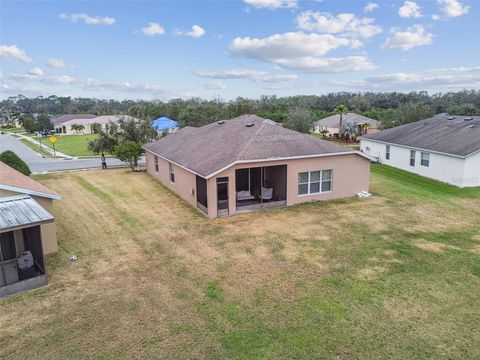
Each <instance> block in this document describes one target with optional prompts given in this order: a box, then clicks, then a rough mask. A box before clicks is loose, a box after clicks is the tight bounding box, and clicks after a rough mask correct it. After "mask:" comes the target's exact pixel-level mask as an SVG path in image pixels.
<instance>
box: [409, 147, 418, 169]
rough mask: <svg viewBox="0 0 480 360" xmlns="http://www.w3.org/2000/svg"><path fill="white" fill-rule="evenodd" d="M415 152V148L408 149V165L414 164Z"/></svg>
mask: <svg viewBox="0 0 480 360" xmlns="http://www.w3.org/2000/svg"><path fill="white" fill-rule="evenodd" d="M416 155H417V152H416V151H415V150H410V166H415V157H416Z"/></svg>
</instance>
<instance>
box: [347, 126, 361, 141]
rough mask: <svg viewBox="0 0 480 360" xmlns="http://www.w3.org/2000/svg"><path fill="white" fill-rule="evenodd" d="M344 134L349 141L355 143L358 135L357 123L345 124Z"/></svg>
mask: <svg viewBox="0 0 480 360" xmlns="http://www.w3.org/2000/svg"><path fill="white" fill-rule="evenodd" d="M344 132H345V137H346V138H347V140H350V139H351V140H353V141H355V139H356V138H357V135H358V124H357V123H356V122H351V123H345V126H344Z"/></svg>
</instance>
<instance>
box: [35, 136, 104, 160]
mask: <svg viewBox="0 0 480 360" xmlns="http://www.w3.org/2000/svg"><path fill="white" fill-rule="evenodd" d="M97 136H98V135H96V134H87V135H62V136H56V138H57V142H56V143H55V149H57V150H58V151H60V152H62V153H64V154H66V155H71V156H91V155H95V154H94V153H93V152H92V151H90V150H88V143H89V141H90V140H93V139H95V138H96V137H97ZM42 143H43V144H46V145H47V146H49V147H52V144H51V143H50V142H49V141H48V138H43V139H42Z"/></svg>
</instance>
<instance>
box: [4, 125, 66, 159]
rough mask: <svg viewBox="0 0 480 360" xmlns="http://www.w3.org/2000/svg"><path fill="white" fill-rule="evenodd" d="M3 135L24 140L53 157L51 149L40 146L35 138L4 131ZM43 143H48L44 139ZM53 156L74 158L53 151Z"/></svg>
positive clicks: (43, 145)
mask: <svg viewBox="0 0 480 360" xmlns="http://www.w3.org/2000/svg"><path fill="white" fill-rule="evenodd" d="M5 133H6V134H9V135H10V136H13V135H15V137H18V138H19V139H25V140H27V141H30V142H31V143H33V144H35V145H37V146H39V147H41V148H42V149H43V150H45V151H47V152H48V153H50V154H51V155H52V156H53V149H52V148H50V147H49V146H47V145H45V144H41V143H40V141H38V140H36V139H35V138H33V137H31V136H26V135H23V134H18V133H12V132H8V131H6V132H5ZM45 141H48V139H45ZM55 156H56V157H60V158H74V157H73V156H70V155H67V154H64V153H62V152H60V151H58V150H55Z"/></svg>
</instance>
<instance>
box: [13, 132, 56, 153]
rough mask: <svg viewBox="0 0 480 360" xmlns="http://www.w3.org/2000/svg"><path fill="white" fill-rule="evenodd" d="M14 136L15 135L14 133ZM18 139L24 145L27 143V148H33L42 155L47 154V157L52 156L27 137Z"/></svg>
mask: <svg viewBox="0 0 480 360" xmlns="http://www.w3.org/2000/svg"><path fill="white" fill-rule="evenodd" d="M14 136H15V135H14ZM20 141H21V142H22V143H24V144H25V145H27V146H28V147H29V148H31V149H33V150H35V151H36V152H38V153H40V154H42V155H44V156H47V157H53V155H52V154H50V153H49V152H48V151H47V150H45V149H43V148H41V147H40V146H39V145H37V144H34V143H32V142H31V141H28V140H27V139H20Z"/></svg>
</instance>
